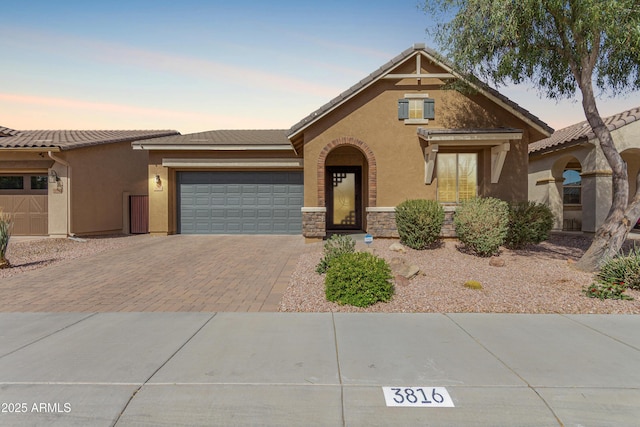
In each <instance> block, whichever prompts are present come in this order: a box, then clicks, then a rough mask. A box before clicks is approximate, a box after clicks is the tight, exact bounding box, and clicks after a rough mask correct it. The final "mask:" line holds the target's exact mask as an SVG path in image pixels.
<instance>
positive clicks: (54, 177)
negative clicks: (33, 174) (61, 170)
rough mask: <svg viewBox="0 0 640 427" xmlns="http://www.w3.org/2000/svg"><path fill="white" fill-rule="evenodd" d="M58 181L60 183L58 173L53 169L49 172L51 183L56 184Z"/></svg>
mask: <svg viewBox="0 0 640 427" xmlns="http://www.w3.org/2000/svg"><path fill="white" fill-rule="evenodd" d="M58 181H60V178H58V173H57V172H56V171H54V170H53V169H51V170H50V171H49V183H50V184H55V183H56V182H58Z"/></svg>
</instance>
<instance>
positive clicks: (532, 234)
mask: <svg viewBox="0 0 640 427" xmlns="http://www.w3.org/2000/svg"><path fill="white" fill-rule="evenodd" d="M553 219H554V218H553V213H552V212H551V209H549V207H548V206H547V205H545V204H543V203H535V202H518V203H512V204H510V205H509V231H508V232H507V238H506V240H505V246H506V247H508V248H511V249H520V248H523V247H525V246H527V245H530V244H538V243H540V242H543V241H545V240H547V239H548V238H549V233H550V232H551V229H552V228H553Z"/></svg>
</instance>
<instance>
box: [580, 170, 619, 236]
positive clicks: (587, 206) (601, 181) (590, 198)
mask: <svg viewBox="0 0 640 427" xmlns="http://www.w3.org/2000/svg"><path fill="white" fill-rule="evenodd" d="M581 175H582V231H586V232H589V233H594V232H595V231H596V230H597V229H598V227H599V226H600V225H602V223H603V222H604V220H605V218H606V217H607V214H608V213H609V209H611V202H612V194H611V172H610V171H593V172H583V173H582V174H581Z"/></svg>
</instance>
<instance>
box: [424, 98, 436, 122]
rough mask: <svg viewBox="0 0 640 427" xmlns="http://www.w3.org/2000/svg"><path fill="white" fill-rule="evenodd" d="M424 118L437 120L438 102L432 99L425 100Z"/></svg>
mask: <svg viewBox="0 0 640 427" xmlns="http://www.w3.org/2000/svg"><path fill="white" fill-rule="evenodd" d="M422 113H423V116H422V117H423V118H425V119H435V118H436V100H435V99H431V98H425V100H424V106H423V110H422Z"/></svg>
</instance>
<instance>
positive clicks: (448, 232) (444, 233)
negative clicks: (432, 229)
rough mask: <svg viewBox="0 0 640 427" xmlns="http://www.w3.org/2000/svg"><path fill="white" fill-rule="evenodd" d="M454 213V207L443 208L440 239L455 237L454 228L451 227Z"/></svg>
mask: <svg viewBox="0 0 640 427" xmlns="http://www.w3.org/2000/svg"><path fill="white" fill-rule="evenodd" d="M455 213H456V209H455V208H454V207H451V208H450V207H445V208H444V222H443V223H442V230H441V231H440V237H457V235H456V228H455V226H454V225H453V216H454V215H455Z"/></svg>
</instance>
